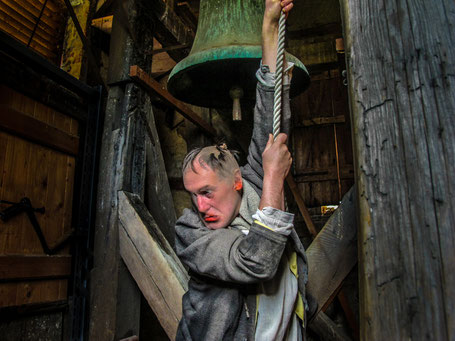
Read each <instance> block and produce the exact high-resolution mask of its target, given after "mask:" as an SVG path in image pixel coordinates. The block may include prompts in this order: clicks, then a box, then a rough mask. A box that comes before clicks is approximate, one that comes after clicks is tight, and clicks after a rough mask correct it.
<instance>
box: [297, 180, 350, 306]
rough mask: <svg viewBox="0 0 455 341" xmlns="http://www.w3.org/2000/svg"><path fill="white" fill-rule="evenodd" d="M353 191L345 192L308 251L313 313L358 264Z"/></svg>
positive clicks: (308, 286)
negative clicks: (315, 304) (315, 303)
mask: <svg viewBox="0 0 455 341" xmlns="http://www.w3.org/2000/svg"><path fill="white" fill-rule="evenodd" d="M354 195H355V190H354V188H352V189H351V190H350V191H349V192H348V193H346V194H345V196H344V197H343V200H342V201H341V204H340V205H339V207H338V208H337V210H336V211H335V212H334V213H333V214H332V216H331V217H330V218H329V220H328V221H327V223H326V224H325V225H324V227H323V228H322V230H321V231H320V232H319V233H318V235H317V237H316V238H315V239H314V240H313V242H312V243H311V245H310V246H309V248H308V250H307V251H306V253H307V257H308V283H307V291H308V293H309V294H310V295H311V296H312V297H313V298H314V299H315V300H316V301H317V302H318V308H317V312H316V314H317V313H318V312H319V311H320V310H321V309H322V307H323V306H324V305H325V304H326V302H327V301H328V300H329V299H330V298H331V297H332V296H333V293H334V292H335V291H336V290H337V289H338V287H339V286H340V284H341V283H342V281H343V280H344V279H345V277H346V276H347V275H348V274H349V272H350V271H351V270H352V268H353V267H354V265H355V264H356V263H357V226H356V216H355V198H354Z"/></svg>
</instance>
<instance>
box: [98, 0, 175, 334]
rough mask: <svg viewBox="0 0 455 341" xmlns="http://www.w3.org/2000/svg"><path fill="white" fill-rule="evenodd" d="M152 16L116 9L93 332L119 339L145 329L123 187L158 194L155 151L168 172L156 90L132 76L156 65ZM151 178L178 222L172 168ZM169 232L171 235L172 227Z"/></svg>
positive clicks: (136, 5)
mask: <svg viewBox="0 0 455 341" xmlns="http://www.w3.org/2000/svg"><path fill="white" fill-rule="evenodd" d="M121 6H124V7H125V8H122V7H121ZM150 16H151V13H147V11H146V10H144V8H143V6H142V2H141V1H139V0H126V1H124V2H118V3H117V5H116V9H115V13H114V22H113V27H112V34H111V50H110V53H109V73H108V83H109V94H108V99H107V103H106V114H105V120H104V130H103V139H102V146H101V157H100V165H99V170H100V173H99V185H98V196H97V217H96V228H95V238H94V268H93V270H92V273H91V288H90V289H91V292H90V294H91V300H90V326H89V339H90V340H100V341H103V340H106V341H107V340H118V339H122V338H126V337H129V336H132V335H139V323H140V307H141V295H140V291H139V289H138V287H137V285H136V283H135V281H134V279H133V278H132V276H131V275H130V273H129V271H128V269H127V268H126V266H125V265H124V264H123V261H122V259H121V258H120V255H119V242H118V236H119V231H118V229H119V226H118V217H117V216H118V211H117V210H118V193H119V191H121V190H125V191H128V192H131V193H134V194H136V195H138V196H139V197H140V198H142V199H144V196H145V195H146V193H148V194H147V195H150V191H147V190H146V188H145V177H146V173H147V172H146V164H147V157H150V156H149V155H153V160H149V161H151V162H154V163H155V167H156V169H158V170H159V171H160V172H165V171H164V164H163V159H162V155H160V153H161V150H160V145H159V143H158V136H157V134H155V136H154V141H151V140H150V136H149V135H150V134H149V133H148V131H149V130H150V129H152V130H153V131H155V132H156V129H155V127H154V122H153V121H152V120H149V121H148V122H147V119H145V118H147V117H149V116H150V115H152V114H151V112H152V106H151V103H150V100H149V98H148V94H146V93H145V92H144V91H143V90H142V89H141V88H140V87H139V86H137V85H136V84H134V83H133V82H132V80H131V79H130V78H129V68H130V66H131V65H139V66H140V67H141V68H143V69H144V70H146V71H147V72H150V68H151V56H150V55H147V54H146V53H144V51H146V50H150V49H152V46H153V45H152V44H153V43H152V42H153V32H151V30H150V28H151V27H153V25H151V24H150V19H149V18H150ZM115 18H123V19H124V20H116V19H115ZM131 30H134V32H131ZM135 37H140V39H136V38H135ZM146 124H149V125H150V126H149V127H147V126H146ZM151 162H149V165H151ZM147 183H148V186H151V187H153V188H154V189H155V190H156V191H155V192H156V194H157V195H158V194H161V199H162V201H164V202H165V203H166V204H162V206H165V207H166V210H165V212H162V213H164V214H166V213H167V212H171V213H172V214H173V215H174V217H172V216H171V218H170V219H168V220H169V221H170V223H169V224H171V223H172V222H173V221H174V220H175V213H174V211H173V210H174V208H173V203H172V197H171V195H170V190H169V185H168V183H167V177H166V174H165V173H164V175H162V174H161V176H160V177H159V178H158V177H155V178H153V177H150V178H149V179H148V182H147ZM166 186H167V187H166ZM166 190H167V192H166ZM155 192H153V194H155ZM166 228H168V226H166ZM167 235H171V234H170V232H169V231H168V233H167Z"/></svg>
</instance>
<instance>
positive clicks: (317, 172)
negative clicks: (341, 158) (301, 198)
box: [294, 165, 354, 183]
mask: <svg viewBox="0 0 455 341" xmlns="http://www.w3.org/2000/svg"><path fill="white" fill-rule="evenodd" d="M339 176H340V179H343V180H344V179H346V180H347V179H354V167H353V166H352V165H344V166H342V167H340V168H339ZM294 177H295V181H296V182H298V183H301V182H320V181H334V180H338V173H337V167H329V168H308V169H306V170H305V171H304V172H300V173H298V174H295V176H294Z"/></svg>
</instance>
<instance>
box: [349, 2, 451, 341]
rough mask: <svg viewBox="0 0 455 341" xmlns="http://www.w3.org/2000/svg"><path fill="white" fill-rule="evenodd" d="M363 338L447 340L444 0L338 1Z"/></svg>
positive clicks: (447, 18) (447, 26) (447, 29)
mask: <svg viewBox="0 0 455 341" xmlns="http://www.w3.org/2000/svg"><path fill="white" fill-rule="evenodd" d="M340 3H341V8H342V11H343V18H344V33H345V37H344V38H345V42H346V58H347V64H348V73H349V78H348V80H349V92H350V104H351V115H352V128H353V140H354V155H355V163H356V167H355V169H356V182H357V186H358V191H357V195H358V198H357V202H358V214H359V218H360V219H359V225H360V226H359V229H360V230H359V235H358V240H359V278H360V323H361V336H362V339H363V340H409V339H412V340H422V339H431V340H453V339H455V285H454V283H455V271H454V270H455V268H454V264H455V207H454V200H453V199H454V195H455V172H454V165H455V96H454V93H455V75H454V70H455V45H454V34H455V30H454V22H455V3H454V2H453V1H449V0H442V1H425V0H416V1H406V0H396V1H395V0H394V1H391V0H379V1H376V0H374V1H373V0H366V1H354V0H341V1H340Z"/></svg>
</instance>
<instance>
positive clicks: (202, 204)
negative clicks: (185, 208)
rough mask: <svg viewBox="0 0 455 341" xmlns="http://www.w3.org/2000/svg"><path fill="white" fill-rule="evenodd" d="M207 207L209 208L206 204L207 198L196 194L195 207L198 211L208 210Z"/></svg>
mask: <svg viewBox="0 0 455 341" xmlns="http://www.w3.org/2000/svg"><path fill="white" fill-rule="evenodd" d="M209 208H210V205H209V204H208V200H207V198H205V197H203V196H201V195H198V196H197V209H198V210H199V212H201V213H205V212H207V211H208V210H209Z"/></svg>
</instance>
